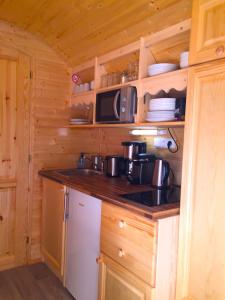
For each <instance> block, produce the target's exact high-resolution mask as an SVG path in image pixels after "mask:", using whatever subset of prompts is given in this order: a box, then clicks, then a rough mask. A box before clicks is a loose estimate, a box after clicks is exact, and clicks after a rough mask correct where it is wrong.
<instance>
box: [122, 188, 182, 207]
mask: <svg viewBox="0 0 225 300" xmlns="http://www.w3.org/2000/svg"><path fill="white" fill-rule="evenodd" d="M120 196H121V197H123V198H126V199H128V200H130V201H133V202H137V203H140V204H142V205H146V206H151V207H152V206H159V205H163V204H169V203H175V202H179V201H180V187H173V188H170V189H162V190H159V189H155V190H151V191H145V192H138V193H131V194H123V195H120Z"/></svg>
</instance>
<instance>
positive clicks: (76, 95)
mask: <svg viewBox="0 0 225 300" xmlns="http://www.w3.org/2000/svg"><path fill="white" fill-rule="evenodd" d="M94 92H95V91H94V90H90V91H85V92H78V93H73V94H72V97H73V98H74V97H82V96H89V95H93V94H94Z"/></svg>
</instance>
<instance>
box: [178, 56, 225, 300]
mask: <svg viewBox="0 0 225 300" xmlns="http://www.w3.org/2000/svg"><path fill="white" fill-rule="evenodd" d="M189 83H190V86H189V95H188V103H189V106H188V112H187V119H186V120H187V128H186V134H185V135H186V136H185V146H184V165H183V182H182V187H183V190H182V201H181V217H180V220H181V222H180V228H181V229H180V230H181V231H180V236H181V237H182V239H181V242H180V253H179V272H178V298H177V299H194V300H205V299H207V300H224V299H225V285H224V282H225V256H224V253H225V239H224V237H225V218H224V212H225V201H224V185H225V179H224V178H225V161H224V148H225V139H224V128H225V62H224V60H223V61H220V62H215V63H212V64H209V65H207V66H203V67H199V68H195V69H194V70H192V71H191V73H190V77H189ZM186 266H188V268H187V267H186ZM186 297H187V298H186Z"/></svg>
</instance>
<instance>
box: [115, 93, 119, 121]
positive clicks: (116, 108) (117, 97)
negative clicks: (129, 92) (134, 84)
mask: <svg viewBox="0 0 225 300" xmlns="http://www.w3.org/2000/svg"><path fill="white" fill-rule="evenodd" d="M119 96H120V90H119V91H117V92H116V95H115V97H114V101H113V111H114V115H115V117H116V119H117V120H119V119H120V116H119V113H118V100H119Z"/></svg>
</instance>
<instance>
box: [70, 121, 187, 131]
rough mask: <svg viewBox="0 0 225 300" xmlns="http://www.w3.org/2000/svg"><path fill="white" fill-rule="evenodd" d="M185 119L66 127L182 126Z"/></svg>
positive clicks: (71, 126)
mask: <svg viewBox="0 0 225 300" xmlns="http://www.w3.org/2000/svg"><path fill="white" fill-rule="evenodd" d="M184 126H185V121H167V122H145V123H129V124H87V125H68V126H65V127H66V128H83V129H89V128H120V127H123V128H141V127H162V128H163V127H166V128H168V127H184Z"/></svg>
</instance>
